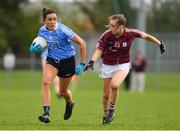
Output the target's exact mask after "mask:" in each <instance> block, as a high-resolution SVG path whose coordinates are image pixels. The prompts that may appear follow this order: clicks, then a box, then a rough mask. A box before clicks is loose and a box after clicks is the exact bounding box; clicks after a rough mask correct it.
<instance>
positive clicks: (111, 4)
mask: <svg viewBox="0 0 180 131" xmlns="http://www.w3.org/2000/svg"><path fill="white" fill-rule="evenodd" d="M76 4H77V5H78V6H79V7H80V9H81V10H82V12H83V13H84V14H86V15H87V16H88V17H89V20H90V21H91V22H92V24H93V26H94V30H95V31H100V32H101V31H104V30H105V26H104V25H106V24H108V21H107V18H108V17H109V16H110V15H112V14H115V13H123V14H124V15H125V16H126V18H127V25H128V26H134V25H135V13H134V11H133V10H132V9H131V8H130V6H129V2H128V1H127V0H96V1H93V2H92V1H89V0H84V1H83V2H78V1H76Z"/></svg>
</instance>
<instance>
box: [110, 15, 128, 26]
mask: <svg viewBox="0 0 180 131" xmlns="http://www.w3.org/2000/svg"><path fill="white" fill-rule="evenodd" d="M108 19H109V20H116V21H117V22H116V23H117V25H118V26H120V25H124V26H125V25H126V18H125V17H124V14H114V15H112V16H110V17H109V18H108Z"/></svg>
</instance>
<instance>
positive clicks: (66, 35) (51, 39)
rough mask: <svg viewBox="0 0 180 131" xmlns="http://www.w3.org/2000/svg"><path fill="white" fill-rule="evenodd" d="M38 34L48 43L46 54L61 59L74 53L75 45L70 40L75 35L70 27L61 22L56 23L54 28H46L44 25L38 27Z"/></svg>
mask: <svg viewBox="0 0 180 131" xmlns="http://www.w3.org/2000/svg"><path fill="white" fill-rule="evenodd" d="M38 36H41V37H43V38H45V39H46V41H47V43H48V56H49V57H51V58H53V59H57V60H62V59H66V58H69V57H71V56H74V55H75V54H76V51H75V47H74V45H73V43H72V41H71V39H72V38H73V37H75V36H76V33H74V32H73V31H72V30H71V29H70V28H68V27H67V26H65V25H64V24H62V23H59V22H58V23H56V29H55V30H53V31H50V30H47V28H46V26H45V25H44V26H42V27H41V28H40V29H39V33H38Z"/></svg>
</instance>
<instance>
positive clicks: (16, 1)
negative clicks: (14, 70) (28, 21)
mask: <svg viewBox="0 0 180 131" xmlns="http://www.w3.org/2000/svg"><path fill="white" fill-rule="evenodd" d="M27 2H28V0H1V1H0V16H1V19H0V36H1V40H0V50H1V51H2V50H3V49H5V48H7V47H8V46H11V47H12V48H13V49H14V50H19V49H20V48H19V46H18V45H19V44H18V43H19V42H20V38H19V37H20V34H19V33H21V32H22V29H23V28H22V26H21V25H22V21H23V19H24V18H23V13H22V11H21V8H20V5H21V4H22V3H27Z"/></svg>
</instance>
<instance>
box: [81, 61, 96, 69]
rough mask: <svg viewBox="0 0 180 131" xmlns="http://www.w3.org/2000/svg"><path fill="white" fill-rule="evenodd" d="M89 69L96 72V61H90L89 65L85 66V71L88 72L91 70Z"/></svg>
mask: <svg viewBox="0 0 180 131" xmlns="http://www.w3.org/2000/svg"><path fill="white" fill-rule="evenodd" d="M89 69H91V70H94V61H92V60H90V61H89V62H88V64H87V65H86V66H85V68H84V70H83V71H87V70H89Z"/></svg>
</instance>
